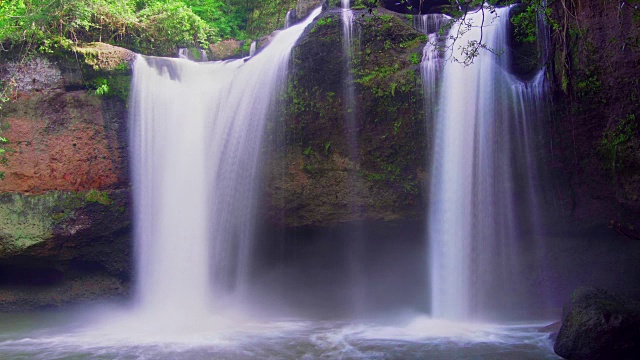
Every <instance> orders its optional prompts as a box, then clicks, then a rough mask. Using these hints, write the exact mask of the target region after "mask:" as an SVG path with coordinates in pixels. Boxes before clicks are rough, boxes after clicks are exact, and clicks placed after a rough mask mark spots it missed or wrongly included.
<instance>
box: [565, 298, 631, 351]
mask: <svg viewBox="0 0 640 360" xmlns="http://www.w3.org/2000/svg"><path fill="white" fill-rule="evenodd" d="M639 338H640V302H637V301H634V300H631V299H629V298H625V297H623V296H620V295H616V294H612V293H609V292H607V291H604V290H601V289H594V288H583V289H578V290H576V292H575V293H574V294H573V296H572V300H571V304H569V305H568V306H567V307H566V308H565V311H564V314H563V319H562V327H561V328H560V330H559V332H558V335H557V339H556V342H555V345H554V347H553V349H554V351H555V352H556V354H558V355H560V356H562V357H563V358H565V359H568V360H596V359H620V360H631V359H639V358H640V342H639V341H638V339H639Z"/></svg>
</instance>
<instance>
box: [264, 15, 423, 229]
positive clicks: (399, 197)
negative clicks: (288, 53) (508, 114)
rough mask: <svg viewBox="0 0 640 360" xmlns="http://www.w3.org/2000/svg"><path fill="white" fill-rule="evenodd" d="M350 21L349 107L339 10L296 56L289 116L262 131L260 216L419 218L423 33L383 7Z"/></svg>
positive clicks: (316, 27)
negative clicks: (264, 149)
mask: <svg viewBox="0 0 640 360" xmlns="http://www.w3.org/2000/svg"><path fill="white" fill-rule="evenodd" d="M355 18H356V21H355V24H354V27H355V29H356V32H357V34H358V35H357V36H354V40H355V43H354V54H353V61H352V64H351V65H352V67H353V70H352V71H353V80H354V87H355V94H356V99H355V108H354V109H351V110H347V104H345V103H344V99H345V98H346V96H345V91H346V88H347V84H346V79H347V76H346V73H345V72H346V71H347V70H346V66H345V65H346V61H347V57H346V54H344V53H343V50H342V46H341V43H342V20H341V13H340V10H336V11H330V12H328V13H325V14H323V15H322V16H321V17H320V18H319V19H318V20H317V21H316V22H315V23H313V24H312V25H311V26H310V27H309V28H308V29H307V30H306V33H305V34H304V35H303V37H302V38H301V39H300V41H299V43H298V45H297V46H296V47H295V48H294V50H293V54H292V68H291V73H290V77H289V84H288V86H287V89H286V91H287V93H286V99H284V101H285V102H286V104H285V106H286V108H287V110H286V111H285V113H283V114H281V116H280V117H279V119H278V120H277V121H275V123H274V125H273V126H272V127H271V128H269V129H268V136H269V137H270V138H269V139H268V141H267V142H268V143H270V144H271V146H272V147H273V148H272V149H271V150H269V151H268V154H269V156H268V158H267V160H266V165H265V170H266V172H267V175H266V177H267V189H266V192H265V203H266V206H265V211H266V215H265V216H266V217H267V218H268V219H270V221H272V222H273V223H274V224H278V225H280V226H288V227H289V226H290V227H299V226H331V225H334V224H337V223H340V222H350V221H361V220H373V221H387V220H392V219H401V218H407V217H409V218H411V217H417V218H421V217H422V211H423V210H422V209H423V199H422V197H423V191H422V190H423V188H424V183H423V179H424V178H425V166H426V151H427V149H426V141H425V138H426V134H425V131H426V129H427V128H428V127H429V125H427V126H425V117H424V116H425V115H424V109H423V105H422V95H421V91H422V90H421V89H422V86H421V84H420V80H419V78H420V72H419V62H420V59H421V57H422V52H421V50H422V47H423V46H424V43H425V42H426V37H425V36H424V35H421V34H419V33H418V32H416V31H415V30H414V29H413V28H412V27H411V25H410V22H411V21H410V20H409V19H406V18H404V17H400V16H398V15H397V14H394V13H391V12H387V11H385V10H383V9H379V10H378V13H377V14H376V15H370V14H369V13H368V12H367V11H366V10H362V11H355ZM347 111H351V112H352V114H353V116H354V118H355V124H354V126H353V127H349V126H348V125H347V124H346V112H347ZM354 149H355V150H354ZM279 154H284V155H279Z"/></svg>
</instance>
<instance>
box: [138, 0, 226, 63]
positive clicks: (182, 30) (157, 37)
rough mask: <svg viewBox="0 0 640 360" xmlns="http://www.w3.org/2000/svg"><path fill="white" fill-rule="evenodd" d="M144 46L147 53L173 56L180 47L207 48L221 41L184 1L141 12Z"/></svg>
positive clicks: (156, 6)
mask: <svg viewBox="0 0 640 360" xmlns="http://www.w3.org/2000/svg"><path fill="white" fill-rule="evenodd" d="M138 17H139V20H140V22H141V27H142V30H143V31H142V33H141V34H140V39H141V40H142V42H141V45H142V46H144V47H146V49H145V50H147V51H146V52H151V53H160V54H172V53H175V49H176V47H190V46H194V45H195V46H199V47H206V46H207V45H208V44H209V42H210V41H211V40H217V39H219V38H218V36H217V33H216V31H215V30H214V29H212V28H210V27H209V25H208V24H207V23H205V22H204V20H202V19H201V18H200V17H199V16H198V15H196V14H195V13H194V12H193V11H192V10H191V9H190V8H189V7H187V5H185V4H184V3H182V2H177V1H168V2H166V3H162V2H157V3H154V4H152V5H151V6H149V7H147V8H145V9H144V10H142V11H140V13H139V14H138Z"/></svg>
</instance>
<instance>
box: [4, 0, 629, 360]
mask: <svg viewBox="0 0 640 360" xmlns="http://www.w3.org/2000/svg"><path fill="white" fill-rule="evenodd" d="M349 3H350V2H349V1H348V0H343V1H342V2H341V5H342V8H341V9H338V10H336V11H340V13H339V16H340V19H341V21H342V26H343V32H342V44H341V46H342V52H343V55H344V56H343V59H342V60H343V63H342V64H343V66H344V68H343V69H342V71H343V74H346V77H347V78H346V79H344V82H343V84H344V89H343V94H344V99H342V105H343V106H344V108H343V109H342V110H343V114H344V119H343V121H344V124H345V126H344V129H345V131H344V134H343V136H344V137H345V144H347V145H348V146H347V149H346V151H347V155H348V157H349V159H350V160H351V161H352V162H353V164H355V165H354V166H355V167H356V168H357V167H358V166H359V164H360V161H361V159H360V156H361V154H360V151H359V144H358V132H359V131H360V129H358V120H357V119H358V115H359V113H358V112H359V111H360V110H361V109H360V108H359V107H360V106H361V105H360V104H358V98H359V97H358V93H357V90H358V86H356V85H355V84H354V73H355V72H354V68H353V63H354V59H353V57H354V54H357V53H360V52H359V51H354V49H356V48H357V47H358V46H360V40H359V39H358V36H359V32H358V19H357V17H354V11H353V10H351V9H349ZM321 11H322V10H321V9H320V8H318V9H316V10H315V11H313V12H312V13H311V15H310V16H309V17H308V18H307V19H305V20H303V21H302V22H300V23H298V24H295V23H294V21H295V18H294V16H293V15H291V13H288V14H287V21H286V28H285V29H284V30H282V31H281V32H279V33H278V34H277V35H276V36H274V37H273V39H272V41H271V43H270V44H269V45H268V46H266V47H264V48H262V49H259V51H258V52H257V53H254V51H252V52H251V56H249V57H247V58H244V59H239V60H228V61H203V62H194V61H190V60H189V59H187V56H186V52H185V53H182V52H181V53H180V54H179V58H161V57H151V56H142V55H137V57H136V59H135V62H134V64H133V79H132V89H131V97H130V104H129V136H130V144H131V149H130V152H131V171H132V181H133V191H134V197H133V203H134V238H135V261H136V267H135V268H136V273H135V280H134V289H133V293H134V295H133V301H132V303H131V304H125V305H122V304H117V305H114V304H106V305H102V306H100V307H99V310H96V308H93V307H92V308H81V309H76V310H75V311H73V312H70V313H67V312H63V313H53V314H48V315H46V318H47V320H46V323H47V324H55V326H54V325H51V326H49V327H48V328H47V329H45V330H42V329H39V330H38V329H37V331H36V330H33V329H31V327H30V326H32V325H30V324H32V322H33V321H32V320H31V318H29V317H26V318H24V317H19V316H15V317H14V318H9V319H10V321H15V322H17V323H19V324H20V326H19V328H20V329H19V330H16V331H14V332H13V333H10V334H9V335H5V334H3V332H2V331H0V350H1V351H2V353H4V354H8V355H7V356H8V358H9V359H14V358H15V359H19V358H24V357H21V356H28V357H30V358H34V359H45V358H51V357H53V358H75V357H80V358H82V357H83V356H88V357H90V356H96V354H98V355H97V356H104V357H105V358H126V359H128V358H133V359H138V358H140V359H142V358H157V359H173V358H188V359H210V358H216V359H263V358H276V359H294V358H296V359H297V358H304V359H315V358H344V359H356V358H363V359H368V358H376V359H386V358H389V359H396V358H402V359H422V358H429V359H443V360H444V359H498V360H499V359H505V360H507V359H532V360H533V359H558V357H557V356H556V355H555V354H554V353H553V349H552V346H553V344H552V341H551V340H550V339H549V334H550V331H540V328H541V327H542V326H544V325H548V324H549V323H550V322H552V321H554V319H557V318H558V316H559V313H560V309H561V306H562V302H563V301H564V300H565V295H566V293H567V291H568V290H567V289H570V288H573V287H574V284H575V283H579V279H578V278H579V276H577V275H576V279H571V280H567V279H565V278H562V280H561V281H560V280H557V279H558V276H557V275H556V273H557V271H559V270H558V269H561V268H562V267H561V266H562V265H560V264H561V261H559V260H558V259H556V258H554V257H553V256H551V253H552V252H560V250H559V249H560V246H561V245H559V244H555V245H554V244H553V241H554V239H551V240H544V239H545V236H547V234H548V232H547V225H548V224H549V219H550V218H553V214H554V211H555V210H554V209H553V205H552V204H551V203H552V201H550V200H549V199H548V198H547V195H546V193H548V189H547V188H546V186H547V184H546V183H545V180H546V178H547V174H545V173H544V172H543V171H542V170H541V169H542V164H541V157H540V154H541V146H545V145H544V144H545V141H544V137H545V134H544V132H543V130H542V129H543V126H542V122H543V121H544V119H545V118H546V117H548V116H549V115H548V114H547V110H548V102H549V99H548V97H549V94H548V92H549V89H548V88H547V87H548V85H547V83H546V79H545V75H544V71H545V69H543V68H538V70H537V71H536V72H535V73H534V74H530V76H527V77H526V78H525V77H523V76H518V75H515V74H514V73H513V71H512V67H511V63H510V61H511V60H510V56H509V53H508V46H509V36H510V33H509V32H510V31H511V30H512V29H511V28H510V26H509V11H510V8H508V7H507V8H498V9H496V13H495V15H496V16H495V17H494V16H488V17H487V18H486V19H485V20H484V21H485V23H484V25H485V26H484V27H483V29H482V32H483V33H482V39H483V41H484V42H486V45H487V47H488V48H490V49H492V51H488V50H482V51H480V52H479V54H478V56H477V57H476V58H475V59H474V62H473V64H470V65H469V66H464V65H463V64H460V63H458V62H456V61H454V60H455V59H458V60H461V59H463V57H464V54H463V52H462V50H461V49H460V47H459V46H454V44H452V43H451V39H448V38H447V36H446V35H445V34H442V33H439V30H440V28H441V27H442V26H443V25H445V24H447V23H448V22H449V21H451V19H450V18H449V17H448V16H446V15H442V14H429V15H421V16H414V17H413V19H412V21H413V26H414V27H415V29H416V30H417V31H419V32H422V33H423V34H425V35H426V36H427V39H428V40H427V42H426V44H425V47H424V49H423V50H422V51H423V56H422V60H421V62H420V64H419V65H418V64H416V65H417V67H419V69H420V74H421V79H420V80H421V82H420V83H419V84H418V86H420V87H422V94H423V95H424V98H423V99H421V103H422V104H424V116H425V119H424V122H425V128H426V129H427V130H428V131H426V134H427V135H426V136H427V137H428V138H427V144H429V145H428V146H427V156H426V158H427V159H428V162H427V163H426V164H425V165H424V166H425V168H426V169H427V170H426V174H427V179H425V184H424V187H425V192H426V201H425V202H426V212H425V217H424V218H422V219H418V220H403V221H399V222H391V223H389V224H386V223H385V224H381V222H375V221H353V222H351V223H345V224H341V225H336V226H333V227H327V228H298V229H293V230H291V229H282V228H277V227H276V226H274V225H273V224H270V223H269V222H268V221H267V220H265V219H263V216H262V214H261V205H262V204H261V202H262V201H263V199H262V196H263V192H264V187H263V185H264V184H263V182H264V168H263V165H264V162H265V153H266V152H267V151H265V149H266V148H268V147H269V146H270V144H268V143H267V132H268V131H275V132H277V131H281V130H282V129H278V127H277V125H274V124H276V121H275V120H276V118H277V117H278V116H281V115H282V112H283V109H282V107H283V106H284V104H283V103H284V102H283V101H281V100H282V95H283V94H284V92H285V91H286V88H287V85H288V84H287V81H288V76H289V74H290V71H291V67H292V66H295V65H294V64H293V62H292V61H291V56H292V54H291V53H292V49H293V48H294V46H295V45H296V42H297V41H298V40H299V39H300V38H301V37H302V36H303V34H304V32H305V28H307V26H308V25H310V24H312V22H313V21H314V20H315V19H316V18H317V17H318V16H320V14H321ZM363 13H364V11H363ZM483 15H486V14H483V13H482V12H480V11H479V12H474V13H470V14H469V15H468V18H467V21H472V22H473V23H474V24H478V23H479V22H481V21H482V17H483ZM363 18H364V15H363ZM455 26H456V24H454V25H453V28H454V29H455ZM480 31H481V30H480V29H479V28H476V27H472V28H470V30H469V31H468V32H466V33H464V35H462V36H461V37H460V38H458V39H457V41H458V43H466V42H467V41H469V40H474V39H477V38H479V37H480V33H479V32H480ZM540 31H542V32H544V30H540ZM540 38H544V36H541V37H540ZM255 45H256V43H255V42H254V43H253V45H252V46H253V49H255ZM539 46H540V47H541V51H540V52H541V55H540V56H541V57H544V56H546V55H545V51H544V47H545V46H546V44H545V43H544V41H541V42H540V44H539ZM442 47H448V50H446V51H444V52H443V51H440V50H441V49H442ZM205 60H206V59H205ZM541 63H542V61H541ZM417 67H416V68H417ZM283 158H284V157H283ZM282 166H283V167H284V166H287V165H286V164H284V165H282ZM356 176H359V175H358V174H357V172H356V171H352V172H351V173H350V174H349V175H348V176H347V179H346V181H347V182H348V183H349V186H350V189H351V190H350V193H349V195H348V198H347V204H346V205H345V206H348V208H349V212H350V214H351V215H353V216H354V217H356V214H358V213H360V212H362V209H359V208H358V207H357V206H356V205H355V204H356V197H357V196H358V194H359V193H361V191H359V189H357V186H361V185H358V184H361V182H358V181H357V179H356V178H355V177H356ZM571 249H572V248H571V247H570V246H568V247H567V248H566V249H564V250H562V251H564V252H565V253H569V252H571V251H572V250H571ZM554 259H555V260H554ZM584 266H585V265H584V264H581V263H576V264H575V265H574V267H575V268H574V269H573V270H571V271H573V272H577V271H579V269H582V268H584ZM602 267H603V268H604V267H606V265H602ZM576 269H578V270H576ZM616 271H617V270H616ZM567 276H571V275H567ZM600 280H601V281H602V282H606V281H607V279H606V277H605V278H602V279H600ZM554 294H560V295H554ZM38 316H45V315H38ZM1 324H2V323H1V322H0V330H1V329H2V325H1ZM60 324H62V325H60Z"/></svg>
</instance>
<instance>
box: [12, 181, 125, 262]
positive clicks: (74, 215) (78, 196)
mask: <svg viewBox="0 0 640 360" xmlns="http://www.w3.org/2000/svg"><path fill="white" fill-rule="evenodd" d="M96 206H97V207H96ZM92 207H93V209H94V210H90V208H92ZM92 211H93V212H92ZM91 212H92V213H93V214H95V216H99V217H108V218H112V219H116V218H117V216H120V217H122V216H123V215H126V207H124V206H123V203H122V202H121V201H118V202H116V201H114V200H113V199H112V198H111V197H110V196H109V193H108V191H99V190H89V191H87V192H78V193H77V192H60V191H52V192H48V193H44V194H41V195H23V194H17V193H5V194H2V195H0V257H3V256H7V255H11V254H16V253H20V252H23V251H24V250H26V249H27V248H29V247H31V246H34V245H37V244H40V243H42V242H45V241H48V240H50V239H52V238H55V237H56V236H60V235H63V236H67V235H72V234H74V233H75V232H76V231H77V229H78V228H79V227H78V226H80V227H83V226H87V225H88V224H86V222H85V221H86V220H82V221H81V223H82V224H84V225H78V224H77V221H78V219H80V218H79V214H84V215H83V217H82V218H84V217H86V216H89V215H88V214H89V213H91ZM98 214H100V215H98ZM112 215H114V216H116V217H112ZM90 216H94V215H90ZM93 221H98V222H100V221H102V219H98V218H96V219H93V220H91V222H93ZM119 221H121V220H119ZM104 225H106V226H112V225H117V224H104Z"/></svg>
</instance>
